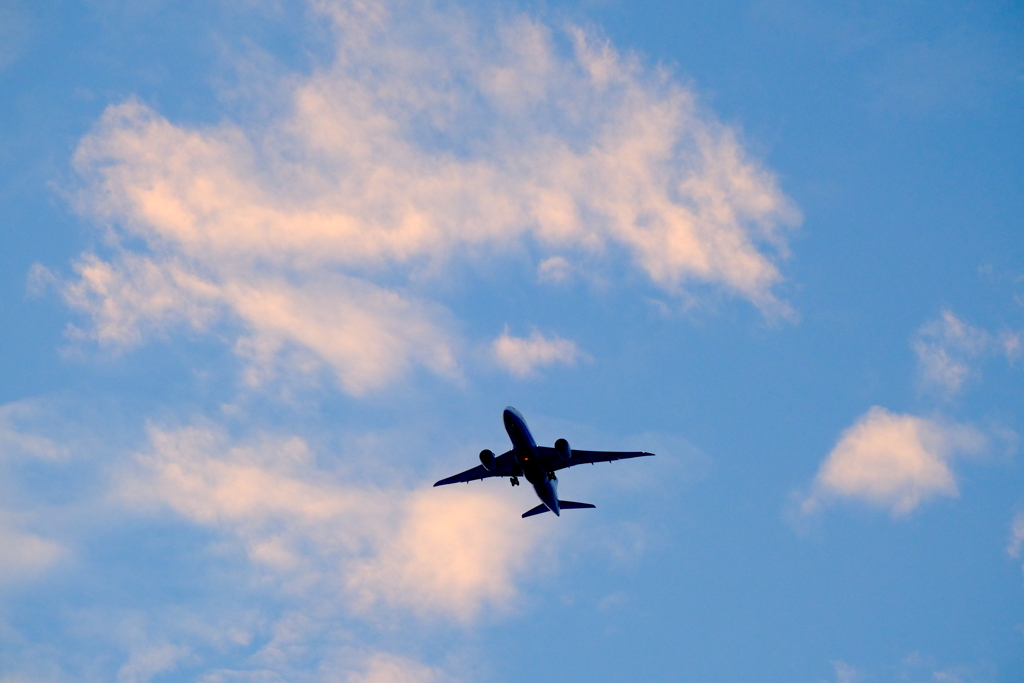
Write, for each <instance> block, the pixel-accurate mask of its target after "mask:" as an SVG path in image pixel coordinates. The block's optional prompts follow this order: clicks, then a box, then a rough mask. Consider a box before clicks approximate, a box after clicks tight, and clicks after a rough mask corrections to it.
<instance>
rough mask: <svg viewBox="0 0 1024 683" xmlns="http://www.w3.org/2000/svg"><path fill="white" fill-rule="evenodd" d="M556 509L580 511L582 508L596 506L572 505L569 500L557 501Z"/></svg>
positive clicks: (586, 504)
mask: <svg viewBox="0 0 1024 683" xmlns="http://www.w3.org/2000/svg"><path fill="white" fill-rule="evenodd" d="M558 507H560V508H562V509H563V510H582V509H583V508H595V507H597V506H596V505H591V504H590V503H574V502H572V501H571V500H560V501H558Z"/></svg>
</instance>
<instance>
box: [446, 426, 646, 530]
mask: <svg viewBox="0 0 1024 683" xmlns="http://www.w3.org/2000/svg"><path fill="white" fill-rule="evenodd" d="M502 418H503V419H504V422H505V431H506V432H508V438H509V439H511V440H512V450H510V451H506V452H504V453H502V454H501V455H499V456H497V457H495V455H494V452H493V451H490V450H487V449H486V448H485V449H484V450H482V451H480V464H479V465H477V466H476V467H474V468H472V469H468V470H466V471H465V472H461V473H459V474H456V475H454V476H451V477H448V478H447V479H442V480H441V481H439V482H437V483H436V484H434V486H444V485H445V484H456V483H460V482H466V483H469V482H471V481H476V480H477V479H487V478H488V477H511V484H512V486H519V477H526V481H528V482H530V483H531V484H533V490H534V491H536V492H537V497H538V498H540V501H541V503H540V505H538V506H537V507H535V508H532V509H530V510H527V511H526V512H524V513H523V518H524V519H525V518H526V517H532V516H534V515H539V514H541V513H544V512H547V511H548V510H550V511H551V512H554V513H555V514H556V515H558V516H561V515H562V510H579V509H582V508H592V507H597V506H596V505H591V504H590V503H575V502H573V501H571V500H558V477H556V476H555V471H556V470H561V469H565V468H566V467H573V466H575V465H582V464H583V463H587V462H589V463H590V464H591V465H593V464H594V463H595V462H611V461H613V460H625V459H626V458H639V457H642V456H645V455H654V453H646V452H644V451H633V452H628V453H623V452H613V451H574V450H572V449H571V448H569V442H568V441H566V440H565V439H559V440H558V441H556V442H555V447H554V448H550V447H548V446H538V445H537V442H536V441H534V440H533V435H532V434H530V428H529V427H527V426H526V420H524V419H523V416H522V415H521V414H520V413H519V411H518V410H516V409H515V408H513V407H512V406H509V407H507V408H505V412H504V413H503V414H502Z"/></svg>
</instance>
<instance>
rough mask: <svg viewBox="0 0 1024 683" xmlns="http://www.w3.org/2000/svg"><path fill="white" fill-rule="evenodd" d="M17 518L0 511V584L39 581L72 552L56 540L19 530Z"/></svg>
mask: <svg viewBox="0 0 1024 683" xmlns="http://www.w3.org/2000/svg"><path fill="white" fill-rule="evenodd" d="M18 526H19V525H18V520H17V516H16V515H13V514H10V513H4V512H3V511H0V582H4V581H18V580H24V579H31V578H38V577H39V575H40V574H41V573H42V572H43V571H44V570H46V569H48V568H49V567H51V566H53V565H54V564H56V563H57V562H59V561H60V560H61V559H63V558H65V557H68V556H69V555H70V551H69V550H68V549H67V548H65V547H64V546H63V545H61V544H60V543H58V542H57V541H54V540H52V539H48V538H44V537H42V536H38V535H36V534H33V533H28V532H25V531H23V530H20V529H18Z"/></svg>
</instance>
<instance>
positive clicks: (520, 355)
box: [491, 328, 585, 378]
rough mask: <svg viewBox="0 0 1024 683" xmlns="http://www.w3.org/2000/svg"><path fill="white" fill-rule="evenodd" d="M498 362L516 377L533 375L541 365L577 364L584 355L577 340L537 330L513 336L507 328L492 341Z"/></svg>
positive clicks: (492, 347)
mask: <svg viewBox="0 0 1024 683" xmlns="http://www.w3.org/2000/svg"><path fill="white" fill-rule="evenodd" d="M491 352H492V353H493V354H494V359H495V360H496V361H497V362H498V365H500V366H501V367H503V368H505V369H506V370H508V371H509V372H510V373H512V374H513V375H515V376H516V377H521V378H525V377H533V376H534V375H536V374H537V370H538V369H539V368H541V367H546V366H549V365H554V364H555V363H562V364H563V365H570V366H572V365H575V364H576V361H577V360H579V359H580V358H581V357H585V354H583V353H582V352H581V351H580V350H579V347H577V346H576V342H574V341H571V340H569V339H562V338H561V337H559V336H554V337H552V338H551V339H548V338H547V337H545V336H544V335H542V334H541V333H540V332H538V331H537V330H534V331H533V332H532V333H531V334H530V336H529V337H528V338H527V337H513V336H512V335H510V334H509V333H508V328H505V331H504V332H502V334H501V336H499V337H498V338H497V339H495V340H494V342H493V343H492V344H491Z"/></svg>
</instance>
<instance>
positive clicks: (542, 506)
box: [523, 500, 597, 519]
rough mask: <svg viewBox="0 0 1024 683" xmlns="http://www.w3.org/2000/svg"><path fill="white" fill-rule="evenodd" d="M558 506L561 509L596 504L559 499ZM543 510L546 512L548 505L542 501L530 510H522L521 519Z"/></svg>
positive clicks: (588, 506)
mask: <svg viewBox="0 0 1024 683" xmlns="http://www.w3.org/2000/svg"><path fill="white" fill-rule="evenodd" d="M558 507H559V508H560V509H562V510H582V509H583V508H592V507H597V506H596V505H591V504H590V503H576V502H573V501H571V500H560V501H558ZM544 512H548V506H547V505H545V504H544V503H541V504H540V505H538V506H537V507H535V508H533V509H532V510H527V511H526V512H524V513H523V519H526V518H527V517H533V516H534V515H539V514H542V513H544Z"/></svg>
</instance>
